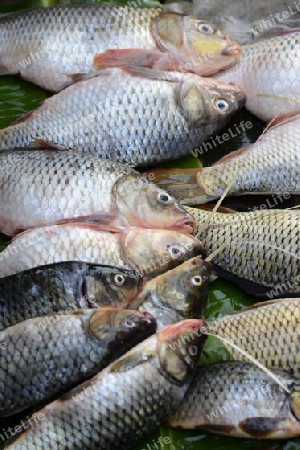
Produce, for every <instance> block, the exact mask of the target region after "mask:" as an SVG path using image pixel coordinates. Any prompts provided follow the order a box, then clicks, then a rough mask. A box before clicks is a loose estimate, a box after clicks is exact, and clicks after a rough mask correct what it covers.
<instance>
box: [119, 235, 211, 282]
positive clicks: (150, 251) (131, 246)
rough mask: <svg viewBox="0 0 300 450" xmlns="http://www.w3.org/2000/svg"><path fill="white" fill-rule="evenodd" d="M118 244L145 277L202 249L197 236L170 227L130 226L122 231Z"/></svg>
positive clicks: (199, 252) (176, 263)
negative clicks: (155, 228)
mask: <svg viewBox="0 0 300 450" xmlns="http://www.w3.org/2000/svg"><path fill="white" fill-rule="evenodd" d="M121 246H122V253H123V258H124V260H125V261H126V262H127V264H128V265H129V266H130V267H135V268H136V269H137V270H139V271H140V272H142V274H143V276H148V277H154V276H156V275H159V274H161V273H163V272H165V271H166V270H169V269H170V268H172V267H176V266H178V264H180V263H181V262H183V261H185V260H187V259H190V258H192V257H193V256H197V255H199V254H201V253H203V252H204V247H203V245H202V244H201V242H200V241H199V240H198V239H197V238H195V237H194V236H191V235H188V234H185V233H180V232H178V231H173V230H154V229H143V228H131V229H129V230H128V231H127V232H126V233H123V235H122V238H121Z"/></svg>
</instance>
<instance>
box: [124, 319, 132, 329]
mask: <svg viewBox="0 0 300 450" xmlns="http://www.w3.org/2000/svg"><path fill="white" fill-rule="evenodd" d="M124 325H125V327H127V328H135V322H133V320H130V319H126V320H125V321H124Z"/></svg>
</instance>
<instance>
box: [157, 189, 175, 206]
mask: <svg viewBox="0 0 300 450" xmlns="http://www.w3.org/2000/svg"><path fill="white" fill-rule="evenodd" d="M157 201H158V202H159V203H161V204H163V205H168V204H170V203H172V201H173V199H172V197H171V196H170V195H169V194H167V192H160V193H159V194H158V195H157Z"/></svg>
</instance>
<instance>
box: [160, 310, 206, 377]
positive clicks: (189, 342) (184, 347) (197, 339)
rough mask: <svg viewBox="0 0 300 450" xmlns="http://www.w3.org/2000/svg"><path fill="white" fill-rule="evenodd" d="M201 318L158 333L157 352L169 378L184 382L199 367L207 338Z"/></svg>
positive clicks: (175, 325) (186, 321)
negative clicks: (203, 331)
mask: <svg viewBox="0 0 300 450" xmlns="http://www.w3.org/2000/svg"><path fill="white" fill-rule="evenodd" d="M204 326H205V323H204V321H203V320H201V319H189V320H183V321H181V322H177V323H175V324H173V325H169V326H168V327H165V328H163V329H162V330H161V331H160V332H159V333H158V339H157V354H158V356H159V362H160V368H161V371H162V372H163V373H164V375H165V376H166V377H167V378H170V379H172V380H173V382H174V381H175V382H177V383H178V384H184V383H185V382H186V381H187V379H188V378H189V376H191V375H192V374H193V372H194V370H195V369H196V367H197V362H198V360H199V357H200V354H201V351H202V347H203V345H204V342H205V340H206V336H205V334H203V333H202V328H203V327H204Z"/></svg>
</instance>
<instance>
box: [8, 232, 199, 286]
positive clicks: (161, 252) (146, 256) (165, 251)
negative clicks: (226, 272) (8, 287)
mask: <svg viewBox="0 0 300 450" xmlns="http://www.w3.org/2000/svg"><path fill="white" fill-rule="evenodd" d="M202 250H203V246H202V244H201V243H200V241H198V239H196V238H195V237H194V236H191V235H188V234H185V233H178V232H177V231H171V230H154V229H145V228H135V227H130V228H128V229H125V230H123V231H122V232H116V233H112V232H108V231H103V229H102V228H101V227H100V228H99V227H98V226H97V225H94V224H88V223H67V224H64V225H52V226H49V227H42V228H35V229H33V230H30V231H27V232H24V233H21V234H19V235H18V236H16V237H15V238H14V239H13V240H12V242H11V243H10V244H9V245H8V246H7V247H6V248H5V250H4V251H3V252H2V253H0V277H2V278H3V277H7V276H10V275H13V274H16V273H19V272H23V271H24V270H29V269H33V268H35V267H39V266H44V265H50V264H55V263H61V262H68V261H69V262H70V261H80V262H85V263H88V264H97V265H104V266H110V267H115V268H120V269H125V270H136V271H138V272H139V274H142V275H144V276H149V277H150V276H155V275H157V274H159V273H162V272H164V271H166V270H168V269H169V268H171V267H175V266H176V265H178V264H180V262H182V261H184V260H185V259H188V258H191V257H192V256H196V255H198V254H200V253H201V252H202Z"/></svg>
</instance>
